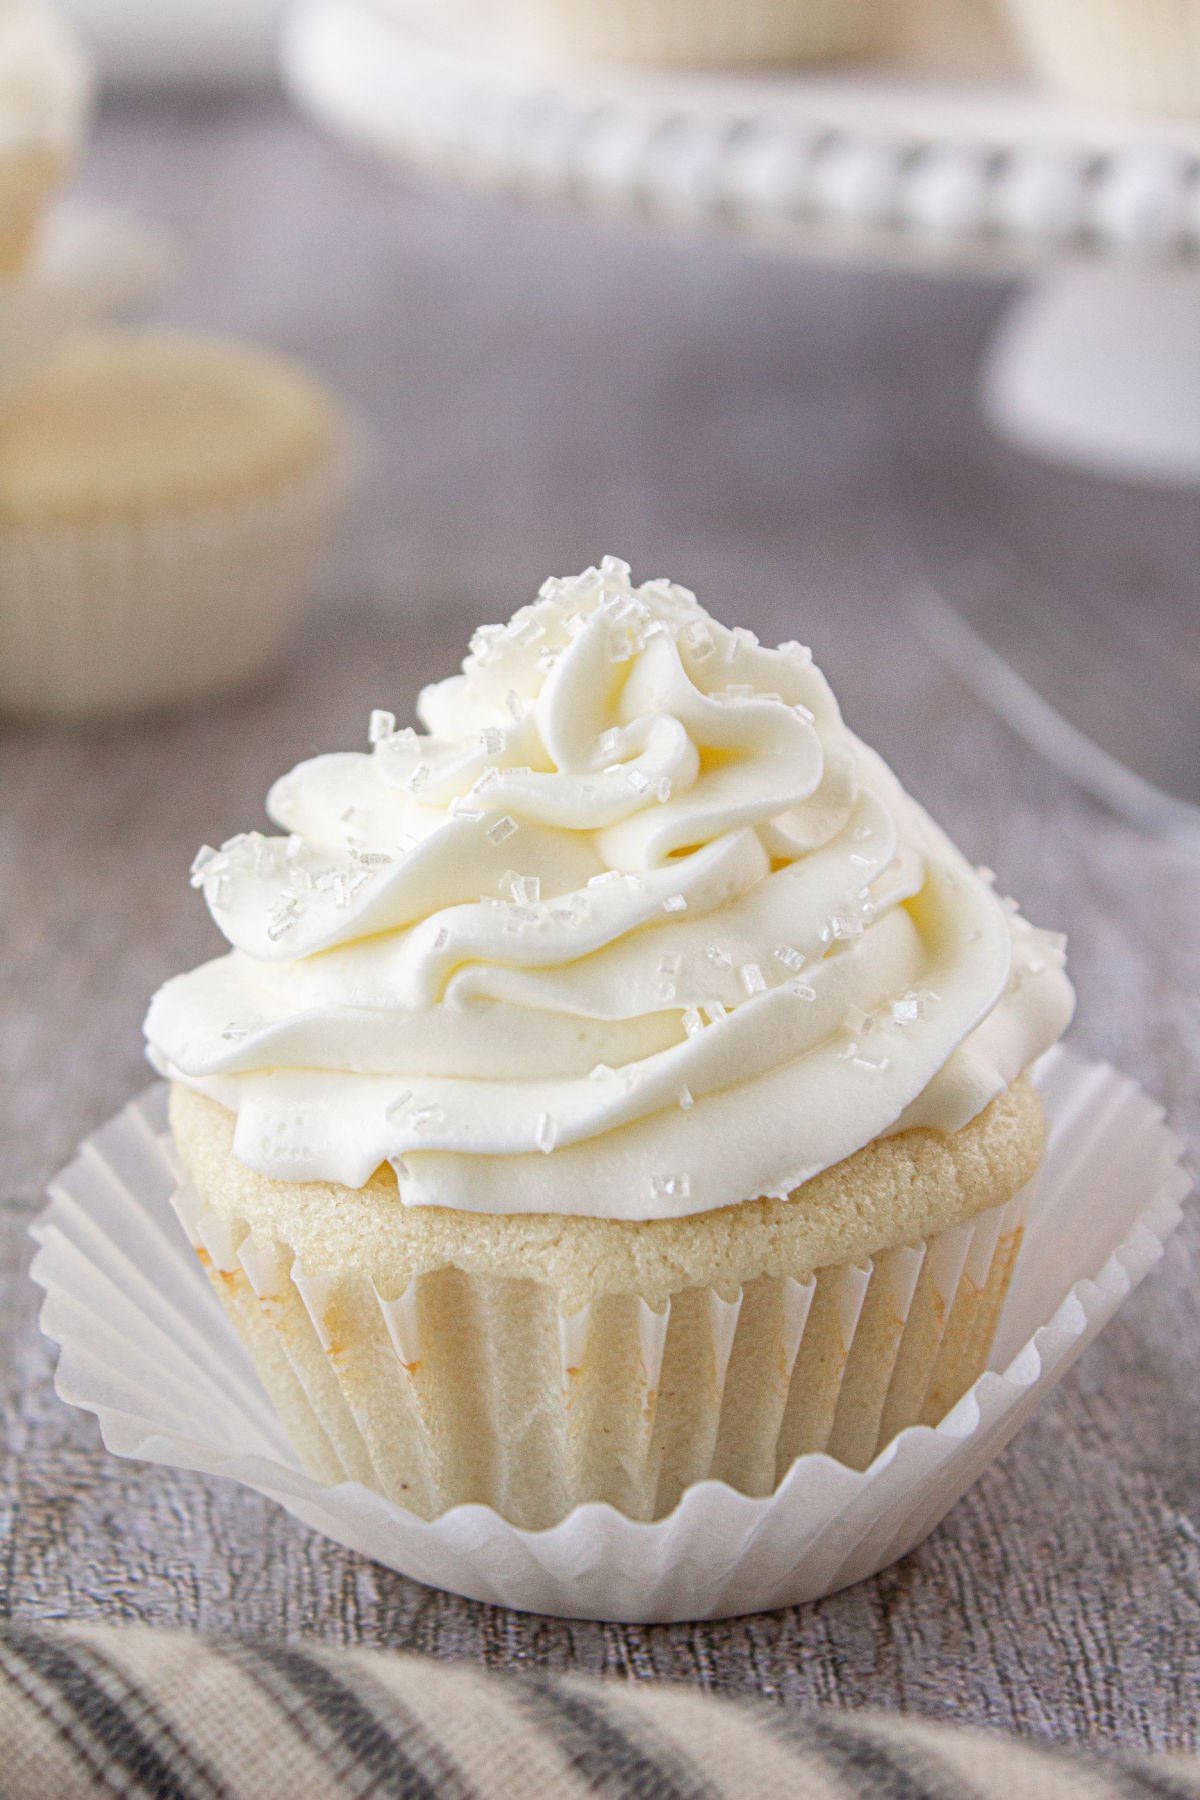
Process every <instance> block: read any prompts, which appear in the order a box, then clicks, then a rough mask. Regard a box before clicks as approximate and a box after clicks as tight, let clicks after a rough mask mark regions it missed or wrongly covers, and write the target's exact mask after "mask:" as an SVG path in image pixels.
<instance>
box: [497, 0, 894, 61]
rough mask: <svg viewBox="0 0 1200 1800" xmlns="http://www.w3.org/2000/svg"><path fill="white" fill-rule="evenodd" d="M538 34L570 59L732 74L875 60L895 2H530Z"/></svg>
mask: <svg viewBox="0 0 1200 1800" xmlns="http://www.w3.org/2000/svg"><path fill="white" fill-rule="evenodd" d="M525 4H526V15H527V18H528V22H529V26H530V28H531V30H532V31H533V32H534V33H535V34H536V35H537V36H538V37H539V38H540V39H541V40H542V41H543V42H545V43H547V44H549V45H550V46H551V47H552V48H553V49H555V50H557V51H560V52H561V53H562V54H564V55H568V56H578V57H585V58H595V59H597V60H600V61H614V62H641V63H651V64H654V63H665V64H682V65H693V66H711V67H718V68H719V67H726V68H727V67H731V66H736V65H744V66H753V65H756V64H764V65H765V64H771V63H780V64H787V63H799V62H808V61H820V60H824V59H827V58H835V57H850V56H860V55H869V54H871V53H872V52H874V51H877V50H879V49H881V48H883V47H885V46H886V44H887V43H888V42H889V40H890V35H891V34H890V29H889V28H890V26H891V24H892V11H893V0H744V4H740V5H738V4H733V3H731V0H601V4H595V3H594V0H525Z"/></svg>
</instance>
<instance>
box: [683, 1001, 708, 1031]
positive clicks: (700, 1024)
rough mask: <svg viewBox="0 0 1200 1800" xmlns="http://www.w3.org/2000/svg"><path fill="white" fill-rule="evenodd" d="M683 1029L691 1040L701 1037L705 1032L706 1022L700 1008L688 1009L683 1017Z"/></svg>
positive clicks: (690, 1007) (691, 1007)
mask: <svg viewBox="0 0 1200 1800" xmlns="http://www.w3.org/2000/svg"><path fill="white" fill-rule="evenodd" d="M683 1029H684V1030H685V1031H686V1032H687V1034H688V1036H689V1037H690V1038H694V1037H699V1035H700V1033H701V1032H702V1031H703V1030H704V1020H703V1018H702V1016H701V1014H700V1009H699V1008H698V1007H695V1006H689V1007H688V1009H687V1011H686V1012H685V1013H684V1015H683Z"/></svg>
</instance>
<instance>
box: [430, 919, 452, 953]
mask: <svg viewBox="0 0 1200 1800" xmlns="http://www.w3.org/2000/svg"><path fill="white" fill-rule="evenodd" d="M449 942H450V933H449V932H448V931H447V929H446V927H445V926H444V925H443V926H442V927H441V929H440V930H439V931H438V934H437V936H436V937H435V938H434V940H433V947H434V949H435V950H444V949H445V948H446V945H447V944H448V943H449Z"/></svg>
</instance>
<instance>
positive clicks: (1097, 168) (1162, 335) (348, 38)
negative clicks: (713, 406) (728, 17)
mask: <svg viewBox="0 0 1200 1800" xmlns="http://www.w3.org/2000/svg"><path fill="white" fill-rule="evenodd" d="M283 60H284V72H285V79H286V80H287V82H288V84H289V86H290V88H291V90H292V92H293V93H294V94H295V95H296V96H297V97H298V99H299V100H300V101H301V102H302V103H303V104H304V105H305V106H306V107H307V108H308V109H309V110H310V111H311V112H312V113H313V114H314V115H315V116H316V117H317V118H319V119H320V120H322V121H323V122H324V123H325V124H326V125H328V126H329V127H331V128H332V129H333V130H335V131H337V132H338V133H340V134H341V135H343V136H345V137H347V138H350V139H352V140H353V141H355V142H356V143H358V144H360V145H362V146H364V147H367V148H369V149H371V150H372V151H374V152H375V153H377V154H378V155H380V156H382V157H383V158H384V159H386V160H387V161H389V162H390V163H392V164H394V165H401V164H403V165H415V166H418V167H420V168H424V169H427V170H430V171H435V172H437V173H440V174H443V175H449V176H451V177H453V178H454V179H457V180H462V181H468V182H472V183H475V184H478V185H483V186H487V187H490V188H494V189H499V190H503V191H506V192H509V193H512V194H516V195H519V196H523V197H526V198H530V199H537V200H552V201H558V202H564V203H568V204H571V205H573V206H575V207H580V208H586V209H589V210H592V211H595V212H600V213H606V214H610V215H612V214H616V215H624V216H627V217H636V218H641V219H650V220H660V221H664V222H670V223H673V224H687V225H691V226H693V227H697V228H703V229H713V230H721V231H725V232H737V233H741V234H742V235H744V236H747V237H750V238H753V239H755V240H757V241H759V242H761V243H767V244H770V245H772V246H774V247H776V248H778V249H780V250H788V251H791V252H795V253H800V254H806V255H824V256H833V257H838V258H858V259H863V260H871V261H875V262H881V261H887V262H892V263H909V264H915V265H919V266H924V267H926V268H934V269H939V270H945V271H947V272H950V271H955V270H962V271H966V272H969V273H975V274H979V273H981V272H984V273H993V274H996V275H1000V276H1012V275H1013V274H1020V275H1023V276H1025V277H1026V278H1027V279H1026V284H1025V287H1024V290H1023V292H1022V294H1021V295H1020V297H1019V298H1018V300H1017V301H1016V303H1015V304H1014V306H1013V308H1012V309H1011V311H1010V312H1009V314H1008V316H1007V318H1006V319H1005V321H1004V323H1003V325H1002V328H1001V330H1000V332H999V334H998V336H997V338H996V341H995V343H994V344H993V346H992V348H991V351H990V353H989V355H988V357H987V359H986V362H985V367H984V370H983V376H982V384H981V385H982V399H983V405H984V408H985V410H986V413H987V416H988V418H989V419H990V421H991V423H992V424H993V426H994V427H995V428H996V429H997V430H998V431H999V432H1001V433H1002V434H1003V435H1004V436H1005V437H1007V438H1008V439H1010V440H1012V441H1013V442H1015V443H1017V444H1019V445H1020V446H1021V447H1023V448H1025V449H1029V450H1032V451H1034V452H1035V453H1039V454H1042V455H1045V456H1050V457H1053V458H1055V459H1057V460H1062V461H1066V462H1069V463H1072V464H1075V465H1080V466H1084V467H1088V468H1091V469H1094V470H1098V471H1101V472H1103V473H1108V474H1114V475H1121V476H1125V477H1128V478H1133V479H1135V480H1149V481H1166V482H1180V483H1189V482H1194V481H1200V122H1197V123H1190V122H1187V121H1171V120H1159V119H1150V118H1134V117H1126V116H1121V115H1114V114H1106V113H1090V112H1087V111H1084V110H1081V109H1079V108H1076V107H1070V106H1067V105H1065V104H1062V103H1059V102H1057V101H1055V100H1053V99H1051V98H1049V97H1046V96H1043V95H1041V94H1039V93H1037V92H1036V91H1034V90H1033V89H1032V88H1030V87H1028V86H1025V85H1022V82H1021V79H1020V77H1018V76H1015V75H1013V74H1005V73H1001V74H1000V75H999V76H997V75H994V74H993V75H990V76H988V75H984V76H979V75H975V76H965V75H962V74H953V73H950V74H947V73H946V72H945V71H944V70H941V71H939V70H936V69H935V68H933V67H932V66H931V64H930V61H929V59H928V57H924V56H922V54H920V53H918V54H917V55H915V56H913V57H911V58H910V60H909V61H908V62H907V64H906V65H905V66H903V67H901V68H899V69H897V70H892V71H889V72H887V73H884V72H882V71H876V70H872V69H866V68H864V69H863V70H862V71H861V72H852V73H850V72H845V71H839V72H837V73H816V72H814V73H809V72H804V73H791V72H789V73H787V74H786V75H782V74H781V75H773V74H771V75H750V76H747V75H741V74H739V75H714V74H699V73H693V72H674V71H672V72H662V73H659V72H657V71H647V70H629V69H620V68H606V67H599V66H595V65H582V64H580V65H576V64H572V65H566V64H563V63H561V62H558V63H556V62H552V61H550V60H548V59H546V57H545V56H543V55H540V54H539V52H538V51H537V50H536V48H534V47H532V46H527V45H524V44H521V43H519V42H518V43H514V41H513V33H512V28H511V23H510V22H509V21H507V20H506V19H505V17H504V14H503V9H501V8H499V7H497V6H496V5H495V4H494V3H493V0H300V4H299V5H298V6H297V7H296V8H295V9H294V10H293V12H292V14H291V16H290V19H289V21H288V24H287V27H286V31H285V38H284V49H283Z"/></svg>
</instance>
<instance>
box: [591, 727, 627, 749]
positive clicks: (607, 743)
mask: <svg viewBox="0 0 1200 1800" xmlns="http://www.w3.org/2000/svg"><path fill="white" fill-rule="evenodd" d="M596 747H597V749H598V750H599V752H600V754H601V756H616V754H617V752H618V751H619V749H620V748H621V733H620V732H619V731H618V730H617V727H616V726H615V725H614V726H611V727H610V728H609V730H608V731H602V732H601V733H600V736H599V739H598V740H597V745H596Z"/></svg>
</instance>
